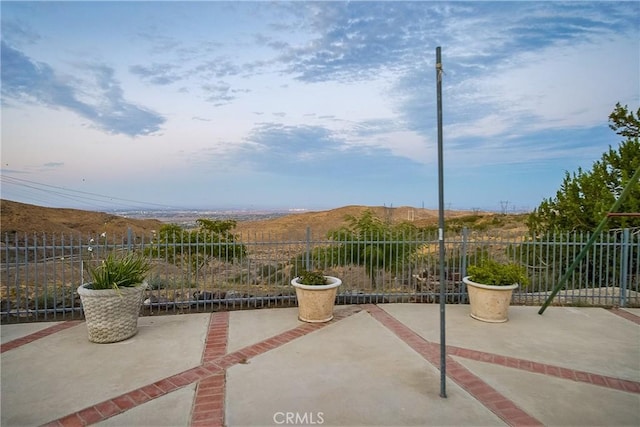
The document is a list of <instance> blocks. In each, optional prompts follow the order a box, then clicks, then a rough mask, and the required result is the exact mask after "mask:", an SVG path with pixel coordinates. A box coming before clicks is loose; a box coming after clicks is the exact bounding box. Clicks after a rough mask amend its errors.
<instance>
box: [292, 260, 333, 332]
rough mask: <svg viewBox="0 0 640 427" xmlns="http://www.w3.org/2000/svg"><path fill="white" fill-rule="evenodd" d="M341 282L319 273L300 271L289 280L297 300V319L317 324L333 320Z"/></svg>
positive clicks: (316, 271)
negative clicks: (294, 289)
mask: <svg viewBox="0 0 640 427" xmlns="http://www.w3.org/2000/svg"><path fill="white" fill-rule="evenodd" d="M341 284H342V280H340V279H338V278H337V277H333V276H325V275H324V274H323V273H322V272H321V271H319V270H315V271H308V270H302V271H301V272H300V274H299V275H298V276H297V277H295V278H294V279H292V280H291V285H293V287H295V288H296V297H297V299H298V319H300V320H302V321H303V322H310V323H319V322H328V321H329V320H331V319H333V306H334V304H335V300H336V293H337V291H338V286H340V285H341Z"/></svg>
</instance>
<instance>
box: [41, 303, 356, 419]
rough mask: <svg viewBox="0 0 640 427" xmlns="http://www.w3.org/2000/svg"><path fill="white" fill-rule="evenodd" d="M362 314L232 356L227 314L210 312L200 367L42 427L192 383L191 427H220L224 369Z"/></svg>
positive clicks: (307, 327)
mask: <svg viewBox="0 0 640 427" xmlns="http://www.w3.org/2000/svg"><path fill="white" fill-rule="evenodd" d="M360 311H362V308H360V307H359V306H349V307H346V308H342V309H336V311H335V314H334V318H333V320H332V321H330V322H327V323H304V324H302V325H300V326H298V327H296V328H293V329H290V330H288V331H286V332H283V333H281V334H279V335H275V336H273V337H270V338H267V339H265V340H263V341H260V342H258V343H256V344H252V345H250V346H247V347H245V348H243V349H240V350H238V351H234V352H233V353H229V354H226V351H227V335H228V328H229V313H228V312H219V313H213V314H212V315H211V318H210V320H209V329H208V332H207V341H206V342H205V346H204V351H203V355H202V364H201V365H200V366H196V367H194V368H191V369H188V370H186V371H184V372H181V373H179V374H176V375H173V376H170V377H167V378H164V379H161V380H159V381H156V382H155V383H152V384H148V385H146V386H144V387H140V388H138V389H136V390H133V391H129V392H127V393H124V394H122V395H120V396H117V397H114V398H112V399H108V400H105V401H103V402H100V403H97V404H95V405H92V406H90V407H88V408H84V409H82V410H80V411H78V412H74V413H72V414H69V415H67V416H65V417H62V418H59V419H57V420H53V421H51V422H49V423H47V424H45V425H44V426H45V427H75V426H86V425H89V424H94V423H97V422H100V421H103V420H106V419H107V418H111V417H113V416H115V415H118V414H121V413H123V412H125V411H128V410H129V409H131V408H134V407H136V406H139V405H142V404H144V403H146V402H149V401H150V400H153V399H156V398H158V397H160V396H164V395H166V394H168V393H171V392H173V391H176V390H178V389H180V388H182V387H185V386H187V385H189V384H192V383H194V382H198V387H197V390H196V395H195V398H194V406H193V410H192V413H191V425H192V426H194V427H200V426H207V427H211V426H222V425H224V404H225V402H224V399H225V398H224V392H225V386H226V378H225V377H226V369H227V368H229V367H231V366H233V365H236V364H238V363H246V362H247V360H248V359H250V358H252V357H255V356H257V355H259V354H262V353H265V352H267V351H269V350H273V349H275V348H277V347H280V346H281V345H284V344H286V343H288V342H290V341H293V340H295V339H296V338H300V337H302V336H305V335H307V334H309V333H311V332H313V331H316V330H318V329H322V328H324V327H325V326H327V325H330V324H332V323H335V322H338V321H340V320H342V319H345V318H347V317H349V316H351V315H353V314H355V313H358V312H360Z"/></svg>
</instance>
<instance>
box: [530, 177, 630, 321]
mask: <svg viewBox="0 0 640 427" xmlns="http://www.w3.org/2000/svg"><path fill="white" fill-rule="evenodd" d="M639 178H640V168H638V169H636V171H635V173H634V174H633V176H632V177H631V179H630V180H629V182H628V183H627V186H626V187H624V190H622V193H620V196H618V199H617V200H616V201H615V203H614V204H613V206H611V209H609V212H615V211H617V210H618V208H619V207H620V205H621V204H622V202H623V201H624V199H626V198H627V194H629V191H631V188H633V186H634V185H637V184H636V181H637V180H638V179H639ZM608 219H609V216H608V215H605V216H604V218H602V221H600V224H598V226H597V227H596V229H595V230H593V234H591V238H590V239H589V240H588V241H587V244H586V245H585V246H584V248H582V250H581V251H580V253H579V254H578V256H576V258H575V259H574V260H573V263H571V265H570V266H569V268H567V271H565V273H564V276H562V277H561V278H560V281H559V282H558V284H557V285H556V287H555V288H553V291H552V292H551V295H549V297H548V298H547V300H546V301H545V302H544V304H542V307H541V308H540V310H538V314H542V313H544V311H545V310H546V309H547V307H548V306H549V304H551V300H553V298H554V297H555V296H556V294H557V293H558V292H559V291H560V289H562V288H563V287H564V284H565V283H566V282H567V280H568V279H569V276H571V274H573V270H575V268H576V267H577V266H578V264H580V261H582V259H583V258H584V257H585V256H587V252H589V249H591V246H593V244H594V243H595V241H596V239H597V238H598V237H599V236H600V233H601V232H602V230H603V229H604V226H605V225H606V224H607V220H608Z"/></svg>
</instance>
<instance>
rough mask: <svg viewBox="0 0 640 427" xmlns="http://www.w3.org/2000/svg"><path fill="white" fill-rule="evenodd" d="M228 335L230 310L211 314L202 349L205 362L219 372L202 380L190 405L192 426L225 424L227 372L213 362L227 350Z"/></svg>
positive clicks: (204, 363)
mask: <svg viewBox="0 0 640 427" xmlns="http://www.w3.org/2000/svg"><path fill="white" fill-rule="evenodd" d="M228 339H229V312H222V313H215V314H212V315H211V319H210V321H209V330H208V333H207V340H206V341H205V345H204V351H203V353H202V364H203V366H205V365H207V366H210V367H211V368H213V369H216V370H218V371H219V373H217V374H215V375H212V376H210V377H208V378H204V379H202V380H200V382H199V383H198V387H197V388H196V394H195V396H194V398H193V407H192V409H191V425H192V426H203V427H204V426H223V425H224V399H225V388H226V372H225V371H224V369H223V368H220V367H219V366H217V365H215V364H214V363H213V362H215V361H216V360H218V359H220V358H221V357H224V356H225V355H226V354H227V342H228Z"/></svg>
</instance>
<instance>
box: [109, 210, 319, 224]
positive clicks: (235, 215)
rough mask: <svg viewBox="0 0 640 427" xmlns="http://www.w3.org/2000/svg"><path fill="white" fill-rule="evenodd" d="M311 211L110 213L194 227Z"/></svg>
mask: <svg viewBox="0 0 640 427" xmlns="http://www.w3.org/2000/svg"><path fill="white" fill-rule="evenodd" d="M303 212H309V210H308V209H274V210H269V209H256V210H252V209H220V210H210V209H145V210H140V209H135V210H133V209H131V210H113V211H111V212H110V213H112V214H114V215H118V216H122V217H125V218H134V219H157V220H159V221H162V222H166V223H172V224H178V225H181V226H183V227H187V228H188V227H194V226H195V225H196V220H198V219H200V218H207V219H220V220H225V219H233V220H236V221H258V220H264V219H273V218H278V217H281V216H285V215H292V214H297V213H303Z"/></svg>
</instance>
